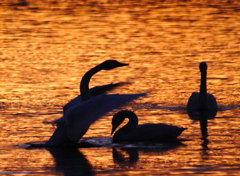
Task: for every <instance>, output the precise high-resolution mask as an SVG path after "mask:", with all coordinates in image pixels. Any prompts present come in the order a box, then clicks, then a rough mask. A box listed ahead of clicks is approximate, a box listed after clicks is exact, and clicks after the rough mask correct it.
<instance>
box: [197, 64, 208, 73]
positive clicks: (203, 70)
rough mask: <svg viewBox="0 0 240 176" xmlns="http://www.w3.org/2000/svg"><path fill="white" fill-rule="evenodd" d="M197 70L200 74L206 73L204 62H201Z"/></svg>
mask: <svg viewBox="0 0 240 176" xmlns="http://www.w3.org/2000/svg"><path fill="white" fill-rule="evenodd" d="M199 69H200V72H206V71H207V64H206V62H201V63H200V64H199Z"/></svg>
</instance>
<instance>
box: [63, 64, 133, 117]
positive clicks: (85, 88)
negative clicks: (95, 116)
mask: <svg viewBox="0 0 240 176" xmlns="http://www.w3.org/2000/svg"><path fill="white" fill-rule="evenodd" d="M126 65H129V64H125V63H121V62H118V61H116V60H106V61H104V62H102V63H101V64H99V65H97V66H95V67H93V68H92V69H90V70H89V71H88V72H86V73H85V74H84V76H83V77H82V79H81V82H80V94H81V95H78V96H77V97H75V98H74V99H72V100H71V101H69V102H68V103H67V104H66V105H65V106H64V107H63V112H64V113H65V112H66V111H67V110H68V109H69V108H71V107H73V106H75V105H77V104H80V103H81V102H84V101H86V100H88V99H90V98H91V97H92V95H93V96H96V95H99V94H101V93H104V92H106V91H107V90H111V89H112V88H113V87H115V86H118V85H120V84H121V83H117V84H107V85H103V86H96V87H94V88H91V89H89V82H90V79H91V77H92V76H93V75H94V74H96V73H97V72H99V71H101V70H111V69H114V68H116V67H122V66H126Z"/></svg>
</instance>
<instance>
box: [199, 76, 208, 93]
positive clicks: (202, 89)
mask: <svg viewBox="0 0 240 176" xmlns="http://www.w3.org/2000/svg"><path fill="white" fill-rule="evenodd" d="M206 93H207V72H201V83H200V94H206Z"/></svg>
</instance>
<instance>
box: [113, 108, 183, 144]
mask: <svg viewBox="0 0 240 176" xmlns="http://www.w3.org/2000/svg"><path fill="white" fill-rule="evenodd" d="M125 118H128V119H129V121H128V123H127V124H126V125H125V126H123V127H122V128H120V129H119V130H118V131H117V132H115V134H114V135H113V142H123V141H125V142H138V141H159V142H161V141H166V140H171V139H176V138H177V137H178V136H179V135H180V134H181V133H182V132H183V131H184V130H185V129H186V128H181V127H177V126H173V125H167V124H163V123H157V124H156V123H146V124H141V125H138V117H137V115H136V114H135V113H134V112H133V111H128V110H123V111H119V112H118V113H116V114H115V115H114V116H113V118H112V132H111V134H113V133H114V131H115V130H116V129H117V127H118V126H119V125H120V124H121V123H122V122H123V121H124V119H125Z"/></svg>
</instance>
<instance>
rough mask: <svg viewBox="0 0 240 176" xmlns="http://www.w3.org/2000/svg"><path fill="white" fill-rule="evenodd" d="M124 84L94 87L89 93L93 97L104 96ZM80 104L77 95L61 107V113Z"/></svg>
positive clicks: (79, 98) (79, 97)
mask: <svg viewBox="0 0 240 176" xmlns="http://www.w3.org/2000/svg"><path fill="white" fill-rule="evenodd" d="M125 83H126V82H119V83H114V84H113V83H111V84H105V85H102V86H95V87H93V88H91V89H89V91H90V93H91V95H92V96H93V97H94V96H97V95H101V94H104V93H106V92H107V91H110V90H113V89H115V88H116V87H118V86H121V85H123V84H125ZM80 103H81V95H78V96H76V97H75V98H73V99H72V100H70V101H69V102H68V103H67V104H66V105H64V106H63V113H64V114H65V113H66V111H67V110H68V109H69V108H71V107H74V106H76V105H78V104H80Z"/></svg>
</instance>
